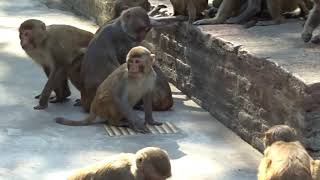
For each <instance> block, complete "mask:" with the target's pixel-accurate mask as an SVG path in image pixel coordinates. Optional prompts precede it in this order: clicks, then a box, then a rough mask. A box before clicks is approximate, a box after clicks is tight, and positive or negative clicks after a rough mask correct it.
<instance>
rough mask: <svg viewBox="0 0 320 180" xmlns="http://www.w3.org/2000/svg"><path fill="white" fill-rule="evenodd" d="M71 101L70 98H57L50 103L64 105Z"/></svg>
mask: <svg viewBox="0 0 320 180" xmlns="http://www.w3.org/2000/svg"><path fill="white" fill-rule="evenodd" d="M69 100H70V99H69V98H59V99H58V98H55V99H54V100H51V101H49V102H50V103H64V102H68V101H69Z"/></svg>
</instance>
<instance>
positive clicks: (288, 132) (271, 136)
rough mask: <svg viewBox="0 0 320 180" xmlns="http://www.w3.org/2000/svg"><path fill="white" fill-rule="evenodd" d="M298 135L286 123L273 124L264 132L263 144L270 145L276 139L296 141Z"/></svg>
mask: <svg viewBox="0 0 320 180" xmlns="http://www.w3.org/2000/svg"><path fill="white" fill-rule="evenodd" d="M297 140H298V135H297V132H296V130H295V129H293V128H291V127H289V126H287V125H275V126H272V127H271V128H270V129H269V130H268V131H266V132H265V133H264V138H263V141H264V146H265V147H268V146H271V144H272V143H274V142H276V141H285V142H292V141H297Z"/></svg>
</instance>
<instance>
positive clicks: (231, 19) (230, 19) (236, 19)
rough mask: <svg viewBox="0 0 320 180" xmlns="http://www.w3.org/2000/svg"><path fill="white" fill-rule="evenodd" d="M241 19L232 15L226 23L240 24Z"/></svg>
mask: <svg viewBox="0 0 320 180" xmlns="http://www.w3.org/2000/svg"><path fill="white" fill-rule="evenodd" d="M241 22H242V21H241V19H239V18H237V17H232V18H229V19H227V20H226V23H227V24H240V23H241Z"/></svg>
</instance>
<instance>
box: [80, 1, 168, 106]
mask: <svg viewBox="0 0 320 180" xmlns="http://www.w3.org/2000/svg"><path fill="white" fill-rule="evenodd" d="M155 25H158V24H157V23H154V21H150V18H149V16H148V14H147V12H146V11H145V10H144V9H143V8H141V7H133V8H129V9H127V10H125V11H123V13H122V14H121V16H120V17H119V18H117V19H115V20H114V22H113V23H110V24H107V25H106V26H104V27H102V28H101V30H100V31H98V32H97V33H96V35H95V37H94V39H93V40H92V41H91V43H90V45H89V47H88V49H87V53H86V54H85V56H84V59H83V62H82V66H81V74H82V76H83V83H82V87H81V88H80V89H79V90H80V92H81V104H82V106H83V107H84V109H85V110H86V111H89V109H90V105H91V102H92V100H93V98H94V96H95V93H96V90H97V87H98V86H99V85H100V84H101V83H102V82H103V81H104V80H105V79H106V77H108V75H109V74H111V72H112V71H114V70H115V69H116V68H117V67H119V66H120V64H123V63H125V59H126V57H125V56H126V54H127V53H128V52H129V50H130V49H131V48H132V47H134V46H137V45H139V44H140V43H141V41H142V40H143V39H144V38H145V36H146V34H147V32H148V31H149V30H150V29H151V27H152V26H155ZM171 98H172V97H171ZM169 105H170V104H169ZM171 106H172V104H171ZM171 106H170V107H171Z"/></svg>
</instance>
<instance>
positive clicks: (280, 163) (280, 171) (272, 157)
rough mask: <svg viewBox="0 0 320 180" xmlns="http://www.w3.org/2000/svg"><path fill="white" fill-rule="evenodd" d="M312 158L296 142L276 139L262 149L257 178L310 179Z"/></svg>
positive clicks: (278, 179) (269, 179)
mask: <svg viewBox="0 0 320 180" xmlns="http://www.w3.org/2000/svg"><path fill="white" fill-rule="evenodd" d="M311 162H312V158H311V157H310V156H309V154H308V153H307V151H306V150H305V149H304V147H303V146H302V145H301V144H300V143H299V142H298V141H295V142H284V141H277V142H275V143H273V144H272V145H271V146H269V147H268V148H267V149H266V150H265V151H264V156H263V159H262V160H261V162H260V165H259V173H258V180H312V177H311V170H310V164H311Z"/></svg>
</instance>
